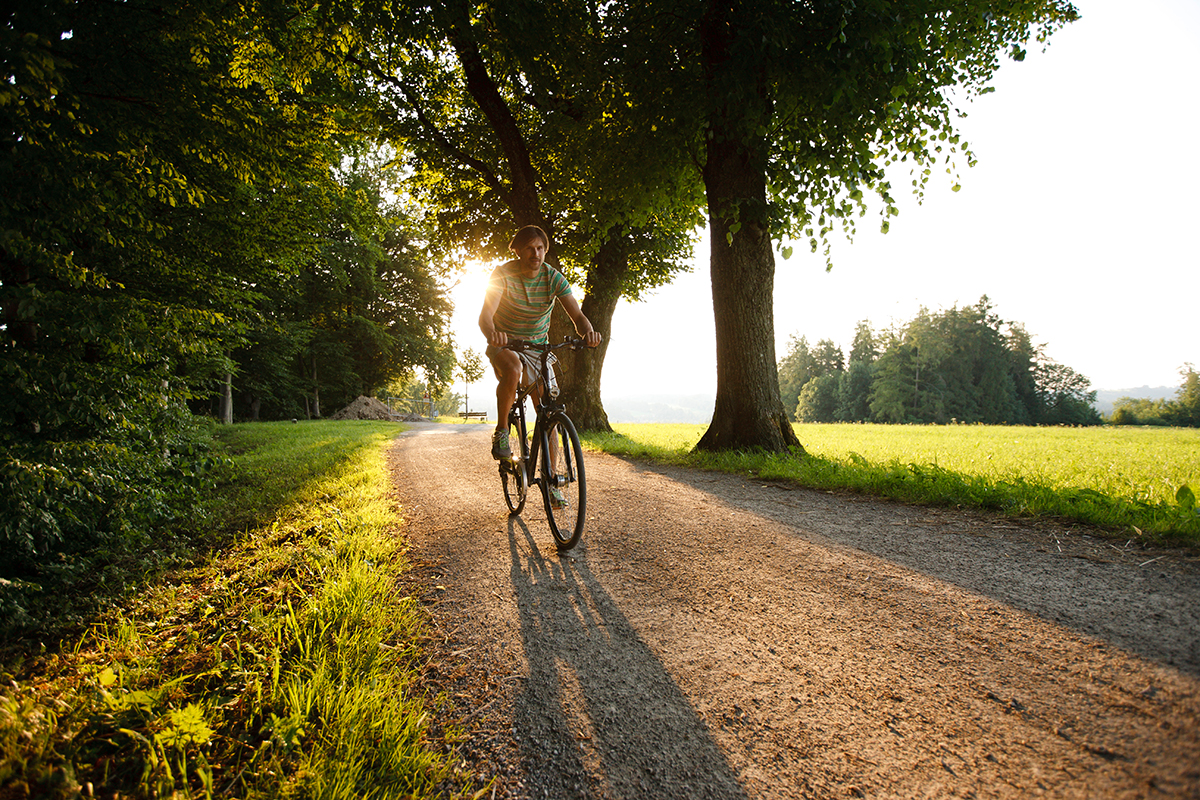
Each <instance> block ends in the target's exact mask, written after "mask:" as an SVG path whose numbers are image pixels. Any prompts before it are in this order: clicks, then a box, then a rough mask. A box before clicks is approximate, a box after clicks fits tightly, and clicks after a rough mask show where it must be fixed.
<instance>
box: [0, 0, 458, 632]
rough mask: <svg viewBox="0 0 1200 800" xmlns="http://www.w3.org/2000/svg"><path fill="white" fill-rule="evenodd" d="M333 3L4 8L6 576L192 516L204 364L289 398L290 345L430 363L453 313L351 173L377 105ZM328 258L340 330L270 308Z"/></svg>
mask: <svg viewBox="0 0 1200 800" xmlns="http://www.w3.org/2000/svg"><path fill="white" fill-rule="evenodd" d="M351 12H352V9H346V8H342V9H341V12H340V13H343V14H350V13H351ZM336 13H338V12H337V11H336V10H334V11H329V13H326V11H324V10H319V11H311V10H310V11H309V12H301V11H298V10H297V9H296V8H294V7H292V6H290V5H289V4H286V3H274V2H266V3H259V4H255V5H254V6H252V7H251V6H240V5H237V4H234V5H230V4H227V3H222V2H217V1H216V0H199V1H198V2H195V3H188V4H184V5H170V4H168V5H145V4H136V3H71V2H49V1H47V2H29V3H22V4H20V5H19V6H17V7H15V8H13V9H11V10H7V9H6V11H5V12H4V23H5V24H4V25H2V26H0V59H2V62H0V63H3V68H4V78H5V80H3V81H0V187H2V189H0V308H2V310H3V319H2V322H0V379H2V380H4V381H5V383H6V386H7V387H9V390H8V391H6V392H5V393H3V395H2V396H0V479H2V480H3V484H4V491H0V540H3V541H4V543H5V544H4V547H3V548H0V551H2V553H3V555H2V556H0V568H2V569H3V571H4V574H5V575H9V576H13V575H19V576H21V577H22V578H23V579H31V578H32V579H35V580H41V579H42V578H44V577H45V576H46V574H47V573H43V572H40V571H39V570H40V569H41V567H39V566H38V565H39V564H45V563H48V560H52V559H50V554H54V553H57V554H58V556H60V557H61V559H60V560H59V561H58V562H56V563H58V564H59V566H60V569H58V570H57V571H56V572H54V573H53V574H56V575H64V574H67V573H69V572H70V571H71V570H72V569H80V570H82V569H83V568H82V566H80V565H81V564H82V563H83V562H82V561H78V560H77V559H79V558H82V554H83V553H84V552H85V551H87V550H88V549H89V548H93V547H95V546H97V545H98V544H103V545H104V546H105V547H107V548H108V549H109V552H116V551H117V550H119V547H120V544H121V542H122V541H125V540H133V539H137V538H138V537H144V536H145V535H146V532H147V531H148V530H150V529H151V528H152V527H153V526H154V525H156V524H160V523H164V522H169V521H170V520H171V519H172V518H174V517H176V516H183V515H185V514H186V513H188V512H187V508H188V503H189V498H191V497H192V496H193V492H194V490H195V489H196V487H197V486H198V485H199V484H198V482H199V481H202V480H204V479H205V475H206V470H207V469H208V468H209V467H210V466H211V464H212V459H211V456H210V454H207V453H205V452H204V449H203V447H202V439H201V438H200V437H198V435H197V432H196V426H195V424H194V422H193V421H192V420H191V418H190V417H189V415H188V414H187V409H186V406H185V403H186V402H187V401H192V402H196V401H198V400H199V399H201V398H203V397H204V396H206V395H208V394H209V393H210V391H211V388H212V383H213V381H214V380H215V379H216V378H217V376H220V375H222V374H228V373H231V372H237V371H238V370H241V373H240V374H239V376H238V379H239V381H242V382H241V384H240V388H242V389H244V390H246V391H249V392H254V391H257V392H259V393H260V397H268V396H269V397H271V398H273V400H277V401H278V404H277V405H278V407H279V408H283V407H285V406H286V404H287V403H288V402H291V403H292V404H293V406H294V404H295V402H296V399H297V397H302V396H304V395H299V394H297V393H298V392H305V393H311V391H312V389H313V387H312V386H311V385H306V384H304V382H303V381H302V380H301V379H300V378H297V376H296V375H295V369H296V366H297V364H296V363H295V362H296V358H298V357H300V356H304V355H306V353H307V351H308V350H311V349H312V348H316V347H318V346H321V347H332V346H340V347H342V350H343V351H344V352H345V353H347V354H348V355H349V360H350V361H352V362H355V363H353V370H354V371H355V372H356V373H357V374H358V376H359V377H360V378H361V379H362V383H363V385H364V386H369V385H370V384H371V383H374V382H377V381H380V380H383V379H384V378H385V377H386V376H387V375H390V374H393V373H395V372H396V371H397V370H399V369H401V367H402V366H403V365H405V364H407V365H409V366H411V365H415V364H424V363H433V364H437V363H441V362H440V361H439V356H438V354H437V353H436V350H437V348H436V343H431V342H430V339H431V337H432V338H436V332H435V331H436V329H437V326H432V327H431V325H430V324H429V320H430V318H431V317H439V320H438V323H437V325H438V326H440V325H441V324H443V323H444V319H442V318H441V317H444V309H445V305H444V302H442V304H441V305H439V303H438V299H437V297H436V296H435V295H434V294H433V293H431V292H429V291H426V290H425V289H424V288H423V289H422V290H421V291H420V292H418V291H416V290H414V288H413V287H414V286H417V285H420V286H421V287H428V286H429V285H430V281H431V278H430V276H429V275H428V272H427V269H426V263H425V261H424V260H423V259H422V258H421V257H420V255H419V252H418V250H417V249H416V248H414V247H412V246H411V245H412V243H413V238H412V237H411V236H409V235H408V234H407V233H406V232H405V231H403V230H401V229H400V228H397V227H396V226H395V224H394V223H387V222H385V219H384V218H385V217H386V216H387V214H385V213H383V212H381V211H380V210H379V209H378V206H376V205H374V204H373V203H372V201H371V198H370V196H369V194H370V193H369V192H367V191H365V189H364V187H363V186H361V185H355V184H354V182H353V180H351V179H349V178H348V177H347V175H346V174H345V173H344V171H343V168H342V161H343V154H345V153H348V152H351V151H353V150H354V148H355V147H358V146H359V145H360V144H362V143H363V142H364V141H365V140H367V139H368V138H370V137H371V135H372V134H373V130H372V128H371V124H372V120H373V117H372V116H371V115H370V114H368V113H367V112H368V111H370V110H371V109H372V108H373V107H374V105H373V103H371V102H370V97H369V94H365V93H364V90H365V88H368V87H366V82H365V81H362V80H360V79H359V78H358V76H357V75H355V74H353V73H352V72H351V71H349V70H348V69H346V68H345V64H344V60H343V59H341V58H340V57H339V56H338V54H339V53H340V52H342V51H344V50H345V49H346V48H347V47H348V41H349V40H350V39H351V38H353V33H352V29H351V28H349V27H347V24H346V23H348V22H349V21H350V20H351V19H352V16H346V17H344V18H341V19H338V18H336V17H335V16H330V14H336ZM417 241H419V239H418V240H417ZM359 267H363V269H359ZM321 269H325V270H326V271H327V273H328V274H331V275H332V274H342V275H346V276H348V277H347V278H346V279H345V280H340V279H339V281H335V282H334V284H336V286H337V287H338V288H339V291H340V292H341V294H338V295H335V296H331V297H324V298H322V299H323V300H324V301H326V302H327V303H332V302H333V301H334V300H336V301H337V302H338V303H339V305H338V306H337V308H336V309H331V308H330V307H329V305H327V306H326V309H325V311H324V312H322V315H321V316H320V320H334V321H335V323H336V324H330V325H327V326H322V325H320V324H317V322H316V321H314V320H315V317H314V315H312V314H309V315H308V316H304V315H298V316H297V315H289V314H287V313H283V311H281V309H289V308H294V307H295V299H296V298H297V297H299V296H300V294H299V291H298V289H299V287H300V286H302V285H303V284H304V279H305V275H308V276H310V277H312V276H315V275H317V273H319V272H320V270H321ZM339 271H340V272H339ZM349 276H358V278H352V277H349ZM367 276H369V280H368V277H367ZM356 280H357V282H356ZM371 281H374V288H373V289H372V286H371V285H370V283H371ZM385 284H386V285H385ZM330 285H333V284H330ZM289 287H296V288H297V292H296V293H295V294H288V292H287V291H286V290H287V289H288V288H289ZM372 291H374V293H373V294H372ZM405 304H407V305H405ZM439 315H440V316H439ZM422 326H424V327H422ZM323 335H324V336H325V338H324V339H322V336H323ZM339 337H340V338H339ZM349 339H353V340H354V341H353V345H352V346H347V345H346V342H347V340H349ZM268 341H269V342H270V347H269V348H266V349H268V350H270V352H269V353H265V352H263V348H261V347H260V348H259V352H258V353H257V354H256V355H252V354H251V353H250V350H253V349H254V348H255V347H257V346H259V345H262V344H263V343H264V342H268ZM382 344H388V346H387V347H382V346H378V345H382ZM373 345H375V346H373ZM389 348H390V349H389ZM256 356H261V358H259V359H258V360H257V361H256V360H255V358H256ZM442 360H443V361H444V359H442ZM310 361H311V359H310ZM448 369H449V366H448V364H446V365H445V370H444V371H445V372H446V373H447V376H448ZM289 380H290V381H291V382H292V385H291V386H290V387H289V386H288V385H287V382H288V381H289ZM266 387H273V388H272V389H271V392H274V394H271V392H268V391H267V388H266ZM12 585H15V584H9V583H4V584H2V586H3V587H10V588H11V586H12ZM4 591H7V589H2V590H0V607H3V608H6V609H7V606H5V602H6V601H5V598H4V596H3V593H4Z"/></svg>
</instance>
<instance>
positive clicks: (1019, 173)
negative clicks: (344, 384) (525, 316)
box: [454, 0, 1200, 398]
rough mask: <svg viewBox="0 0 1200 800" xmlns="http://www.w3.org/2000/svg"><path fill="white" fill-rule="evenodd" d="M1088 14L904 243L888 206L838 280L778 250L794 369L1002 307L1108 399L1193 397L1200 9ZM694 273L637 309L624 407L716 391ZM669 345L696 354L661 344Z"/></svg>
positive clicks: (978, 115)
mask: <svg viewBox="0 0 1200 800" xmlns="http://www.w3.org/2000/svg"><path fill="white" fill-rule="evenodd" d="M1075 5H1076V8H1078V9H1079V11H1080V14H1081V15H1082V18H1081V19H1080V20H1079V21H1078V22H1076V23H1074V24H1073V25H1069V26H1068V27H1067V28H1066V29H1064V30H1062V31H1060V32H1059V33H1058V34H1056V35H1055V36H1054V37H1052V40H1051V43H1050V46H1049V48H1048V50H1047V51H1046V52H1044V53H1043V52H1041V50H1039V49H1036V48H1034V47H1031V48H1030V51H1029V55H1028V57H1027V58H1026V60H1025V61H1024V62H1023V63H1013V62H1008V61H1006V62H1005V64H1004V66H1003V67H1002V68H1001V70H1000V72H999V74H998V76H997V78H996V80H995V81H994V83H993V85H994V86H995V87H996V91H995V92H994V93H992V94H988V95H985V96H983V97H982V98H979V99H977V100H976V101H975V102H974V103H973V104H971V105H970V106H969V108H968V111H969V117H968V118H967V119H965V120H962V121H961V123H960V125H959V130H960V132H961V133H962V134H963V137H964V139H966V140H967V141H968V142H969V143H970V145H971V146H972V148H973V149H974V152H975V155H976V157H977V158H978V161H979V163H978V165H977V166H975V167H974V168H973V169H969V168H967V167H966V166H965V164H964V165H961V166H960V173H959V174H960V176H961V183H962V189H961V191H959V192H957V193H954V192H951V191H950V185H951V181H950V180H949V178H948V176H944V175H943V178H945V179H944V180H939V179H938V175H937V173H936V172H935V174H934V177H933V179H932V180H931V182H930V185H929V188H928V189H927V191H926V195H925V202H924V204H923V205H920V206H918V205H917V204H916V203H915V201H911V202H908V201H906V200H907V199H906V198H904V200H902V202H901V203H900V209H901V213H900V216H899V217H894V218H893V220H892V225H891V231H890V232H889V233H888V234H886V235H883V234H880V233H879V232H878V231H879V221H878V217H877V216H875V215H874V214H873V213H869V214H868V216H867V217H865V218H863V219H861V220H860V221H859V224H858V235H857V237H856V239H855V241H854V242H853V244H850V243H847V242H846V241H845V240H844V239H840V238H839V239H835V240H834V250H833V252H834V268H833V271H832V272H829V273H827V272H825V264H824V259H823V256H822V255H821V254H819V253H818V254H810V253H809V252H808V250H807V247H806V246H804V245H799V246H797V247H796V252H795V253H794V254H793V255H792V257H791V259H789V260H787V261H784V260H782V258H779V257H778V256H777V259H776V280H775V334H776V345H775V346H776V355H777V357H781V356H782V355H783V354H784V352H785V350H786V345H787V341H788V338H789V336H791V335H793V334H794V335H797V336H806V337H808V341H809V343H810V344H815V343H816V342H817V341H818V340H820V339H832V340H833V341H834V342H836V343H838V344H839V345H841V346H842V348H843V350H847V349H848V348H849V345H850V341H851V339H852V338H853V335H854V328H855V325H856V323H857V322H858V321H859V320H863V319H866V320H869V321H870V323H871V325H872V327H874V328H875V329H880V328H885V327H890V326H891V325H892V324H893V323H895V324H901V323H904V322H907V321H908V320H909V319H911V318H912V317H913V316H915V314H916V313H917V311H918V310H919V308H920V307H921V306H925V307H927V308H929V309H930V310H933V311H937V310H940V309H944V308H949V307H951V306H953V305H956V304H957V305H959V306H964V305H973V304H974V303H976V302H977V301H978V300H979V298H980V296H981V295H984V294H986V295H988V297H989V298H991V300H992V303H993V306H994V308H995V311H996V313H998V314H999V315H1000V316H1001V317H1002V318H1003V319H1006V320H1013V321H1016V322H1021V323H1023V324H1024V325H1025V328H1026V329H1027V330H1028V331H1029V333H1030V334H1031V335H1032V336H1033V339H1034V341H1035V342H1036V343H1044V344H1046V350H1047V353H1048V354H1049V356H1050V357H1051V358H1053V359H1055V360H1056V361H1059V362H1060V363H1063V364H1066V365H1067V366H1069V367H1072V368H1073V369H1075V370H1077V371H1078V372H1080V373H1082V374H1083V375H1085V376H1087V377H1088V378H1090V379H1091V381H1092V388H1094V389H1127V388H1134V387H1138V386H1143V385H1149V386H1178V385H1179V383H1180V377H1179V368H1180V367H1181V366H1182V365H1183V363H1184V362H1191V363H1193V364H1200V334H1198V330H1200V326H1198V324H1197V320H1200V255H1198V254H1197V244H1196V233H1197V231H1200V159H1198V158H1197V155H1196V147H1197V142H1198V141H1200V133H1198V131H1200V84H1198V83H1197V80H1198V79H1200V2H1198V1H1197V0H1140V1H1139V2H1138V3H1136V4H1131V3H1128V2H1127V0H1075ZM892 183H893V186H894V187H896V189H898V190H899V189H901V188H902V187H903V186H906V185H908V183H907V180H902V179H901V176H900V175H899V174H897V175H895V176H893V178H892ZM896 194H898V195H900V194H902V193H901V192H896ZM694 264H695V266H694V271H693V272H692V273H690V274H685V275H681V276H679V277H678V278H677V279H676V281H675V282H674V283H672V284H671V285H669V286H666V287H663V288H662V289H659V290H658V291H657V292H656V293H654V295H653V296H652V297H651V298H650V300H649V301H647V302H643V303H637V304H633V303H627V302H625V301H622V303H621V305H620V306H619V307H618V308H617V311H616V314H615V315H614V317H613V334H612V342H611V346H610V347H609V350H608V356H607V358H606V359H605V364H604V378H603V386H602V392H603V394H604V396H605V397H606V398H616V397H624V396H630V395H641V394H676V395H678V394H701V393H705V394H711V393H713V392H714V391H715V387H716V374H715V373H716V357H715V344H714V333H713V320H712V299H711V289H710V284H709V278H708V252H707V242H704V243H702V244H701V245H700V246H699V247H698V248H697V250H696V258H695V261H694ZM489 269H490V268H488V269H484V270H477V271H476V272H475V273H473V274H469V275H466V276H464V279H463V280H462V282H461V283H460V285H459V287H458V289H457V290H456V291H455V292H454V300H455V304H456V314H455V318H454V329H455V331H456V339H457V342H458V346H459V347H460V348H466V347H474V348H475V349H476V350H477V351H480V352H482V350H483V346H484V342H483V341H482V336H481V335H480V334H479V329H478V327H477V326H476V321H477V318H478V315H479V307H480V304H481V303H482V298H483V284H484V281H485V280H486V272H487V271H488V270H489ZM576 291H579V289H578V287H577V288H576ZM664 335H666V336H672V337H675V339H676V341H674V342H667V343H655V344H651V343H652V342H653V341H654V339H655V338H657V337H662V336H664Z"/></svg>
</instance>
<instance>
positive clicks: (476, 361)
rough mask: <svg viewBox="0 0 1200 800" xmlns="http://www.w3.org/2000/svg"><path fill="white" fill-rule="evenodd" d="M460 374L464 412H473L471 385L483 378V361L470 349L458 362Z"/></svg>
mask: <svg viewBox="0 0 1200 800" xmlns="http://www.w3.org/2000/svg"><path fill="white" fill-rule="evenodd" d="M458 374H459V377H461V378H462V379H463V411H470V410H471V396H470V394H469V392H468V390H469V389H470V387H471V384H472V383H474V382H475V381H477V380H479V379H480V378H482V377H483V359H482V358H481V357H480V355H479V353H477V352H475V351H474V350H472V349H471V348H470V347H468V348H467V349H466V351H464V352H463V355H462V358H460V359H459V360H458Z"/></svg>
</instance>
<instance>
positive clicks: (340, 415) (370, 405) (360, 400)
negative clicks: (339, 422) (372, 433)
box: [330, 395, 396, 420]
mask: <svg viewBox="0 0 1200 800" xmlns="http://www.w3.org/2000/svg"><path fill="white" fill-rule="evenodd" d="M330 419H379V420H393V419H396V417H395V416H394V415H393V414H392V411H391V409H390V408H388V407H387V406H386V405H384V404H383V403H381V402H379V401H378V400H376V399H375V398H374V397H364V396H362V395H359V396H358V397H357V398H355V400H354V402H352V403H351V404H350V405H348V406H346V407H345V408H343V409H342V410H341V411H339V412H337V413H336V414H334V415H333V416H332V417H330Z"/></svg>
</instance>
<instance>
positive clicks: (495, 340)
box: [479, 286, 508, 347]
mask: <svg viewBox="0 0 1200 800" xmlns="http://www.w3.org/2000/svg"><path fill="white" fill-rule="evenodd" d="M500 296H501V291H500V289H499V288H498V287H493V286H488V290H487V294H485V295H484V296H483V310H482V311H480V312H479V330H480V331H482V332H483V335H484V337H485V338H486V339H487V340H488V344H492V345H495V346H496V347H504V345H506V344H508V334H506V333H505V332H504V331H498V330H496V323H495V322H494V321H493V317H495V316H496V309H498V308H500Z"/></svg>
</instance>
